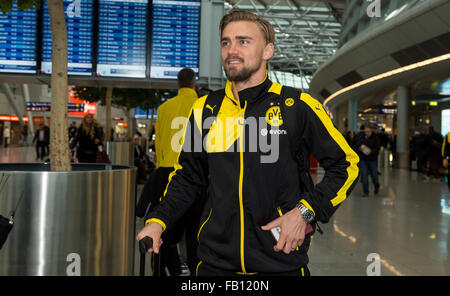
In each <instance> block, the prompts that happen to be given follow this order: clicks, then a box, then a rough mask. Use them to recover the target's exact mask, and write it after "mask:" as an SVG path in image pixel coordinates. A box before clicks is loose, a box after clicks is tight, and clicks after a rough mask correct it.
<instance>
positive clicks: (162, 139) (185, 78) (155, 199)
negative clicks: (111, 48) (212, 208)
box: [140, 68, 201, 275]
mask: <svg viewBox="0 0 450 296" xmlns="http://www.w3.org/2000/svg"><path fill="white" fill-rule="evenodd" d="M178 87H179V89H178V94H177V96H175V97H173V98H171V99H169V100H168V101H166V102H164V103H163V104H162V105H161V106H159V108H158V111H157V119H156V120H157V121H156V130H155V152H156V170H155V172H154V173H153V174H152V175H151V176H150V179H149V181H148V182H147V184H146V185H145V187H144V189H143V193H142V198H143V199H146V200H147V203H148V200H150V202H151V204H150V209H149V210H152V209H153V208H154V207H155V206H156V205H157V204H159V202H160V198H161V196H163V194H164V190H165V188H166V186H167V182H168V179H169V174H170V173H171V172H172V171H173V170H174V166H175V164H176V163H177V158H178V153H179V150H181V144H182V143H181V141H179V143H178V142H177V141H175V142H174V143H172V138H176V137H174V136H175V135H176V134H177V133H180V131H181V130H180V127H181V129H182V128H183V124H184V123H182V122H181V121H183V120H184V121H187V118H188V117H189V112H190V110H191V108H192V105H193V104H194V102H195V101H196V100H197V99H198V96H197V92H196V91H195V88H196V80H195V72H194V71H193V70H192V69H189V68H184V69H182V70H180V72H178ZM183 118H184V119H183ZM172 122H179V123H180V126H174V127H172ZM181 132H183V131H181ZM140 203H141V201H140ZM199 210H201V209H199ZM200 214H201V213H198V214H195V213H192V211H191V212H189V213H187V214H186V215H184V217H183V218H181V219H180V220H179V221H178V223H177V225H175V226H174V228H173V229H172V230H171V231H169V232H167V233H166V234H165V236H163V241H164V245H163V247H162V248H161V260H160V266H159V268H160V274H163V273H164V270H165V267H167V268H168V270H169V272H170V274H171V275H179V274H180V273H181V264H180V260H179V255H178V249H177V244H178V242H179V241H180V239H181V237H182V235H183V233H184V232H185V231H187V234H186V244H187V246H188V247H187V253H188V265H189V267H190V269H192V270H194V269H195V266H196V264H197V260H196V249H197V248H196V240H195V230H192V231H193V232H194V235H190V231H191V228H192V229H196V228H197V224H198V222H196V219H195V217H196V216H197V217H198V219H199V218H200ZM191 238H192V239H191Z"/></svg>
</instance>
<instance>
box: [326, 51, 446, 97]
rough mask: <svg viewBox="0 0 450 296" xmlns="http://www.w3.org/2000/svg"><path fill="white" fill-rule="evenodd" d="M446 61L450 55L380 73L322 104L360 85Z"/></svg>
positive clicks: (346, 88)
mask: <svg viewBox="0 0 450 296" xmlns="http://www.w3.org/2000/svg"><path fill="white" fill-rule="evenodd" d="M448 59H450V53H448V54H444V55H441V56H438V57H435V58H431V59H428V60H424V61H422V62H418V63H414V64H411V65H408V66H404V67H400V68H397V69H394V70H391V71H388V72H385V73H382V74H379V75H376V76H372V77H370V78H367V79H365V80H363V81H360V82H358V83H355V84H352V85H350V86H347V87H345V88H343V89H341V90H339V91H337V92H335V93H334V94H332V95H330V96H329V97H328V98H326V99H325V101H324V102H323V104H324V105H326V104H327V103H329V102H330V101H331V100H332V99H333V98H335V97H337V96H338V95H340V94H343V93H345V92H348V91H350V90H352V89H354V88H357V87H360V86H362V85H365V84H368V83H371V82H374V81H377V80H380V79H383V78H387V77H390V76H393V75H396V74H399V73H403V72H406V71H409V70H414V69H417V68H421V67H424V66H427V65H430V64H434V63H437V62H442V61H445V60H448Z"/></svg>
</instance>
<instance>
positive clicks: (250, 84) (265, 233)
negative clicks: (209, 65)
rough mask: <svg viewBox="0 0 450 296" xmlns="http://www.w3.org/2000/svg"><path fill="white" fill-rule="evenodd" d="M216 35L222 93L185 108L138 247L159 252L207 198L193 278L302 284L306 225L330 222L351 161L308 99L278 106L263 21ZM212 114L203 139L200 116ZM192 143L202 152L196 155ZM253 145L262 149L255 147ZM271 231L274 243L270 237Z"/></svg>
mask: <svg viewBox="0 0 450 296" xmlns="http://www.w3.org/2000/svg"><path fill="white" fill-rule="evenodd" d="M220 29H221V48H222V49H221V54H222V63H223V66H224V69H225V73H226V75H227V77H228V81H227V84H226V87H225V89H224V90H222V91H221V92H214V93H215V94H217V93H221V94H223V95H222V97H221V98H220V103H218V104H215V103H213V102H212V101H210V100H208V97H209V96H205V97H202V98H200V99H198V100H197V101H196V102H195V103H194V105H193V107H192V110H191V114H190V115H189V121H188V126H187V128H186V133H185V140H184V142H183V145H182V150H181V152H180V153H179V155H178V161H177V164H176V165H175V171H174V172H172V173H171V174H170V176H169V184H168V185H167V188H166V190H165V193H164V196H163V197H162V198H161V203H160V204H159V205H158V207H157V208H155V209H154V210H153V211H152V212H151V213H150V214H149V215H148V216H147V218H148V220H147V221H146V226H145V228H144V229H143V230H142V231H141V232H140V233H139V234H138V236H137V239H138V240H140V239H142V238H144V237H145V236H149V237H151V238H152V239H153V242H154V245H153V247H152V248H151V249H149V252H153V251H155V253H158V252H159V248H160V243H161V241H160V237H161V234H162V232H163V231H165V230H166V229H170V228H171V227H173V225H174V223H175V221H176V220H177V219H178V217H180V216H181V215H182V214H183V213H185V212H186V210H187V209H188V208H189V207H190V206H191V205H192V204H193V203H194V202H195V200H197V199H198V198H200V197H201V195H202V193H203V192H205V191H206V190H207V192H208V195H207V200H206V205H205V207H204V209H203V214H202V219H201V221H202V223H201V225H200V229H199V232H198V234H197V240H198V241H199V247H198V252H197V253H198V255H199V259H200V260H201V261H200V263H199V265H197V274H198V275H236V274H239V275H250V274H259V275H266V274H273V275H300V276H301V275H308V274H309V271H308V268H307V264H308V261H309V259H308V255H307V251H308V248H309V243H310V236H306V230H307V229H308V223H315V221H321V222H324V223H325V222H327V221H329V219H330V217H331V215H332V214H333V213H334V212H335V211H336V209H337V208H338V206H339V205H340V204H341V203H342V202H343V201H344V200H345V199H346V198H347V197H348V195H349V194H350V192H351V191H352V189H353V187H354V184H355V182H356V180H357V178H358V173H359V172H358V167H357V163H358V160H359V158H358V156H357V154H356V153H355V152H354V151H353V150H352V149H351V148H350V147H349V146H348V143H347V141H345V139H344V137H343V136H342V135H341V134H340V133H339V132H338V131H337V130H336V128H335V127H334V125H333V123H332V121H331V119H330V118H329V117H328V115H327V113H326V112H325V110H324V108H323V107H322V105H321V104H320V103H319V102H318V101H316V100H315V99H313V98H312V97H311V96H310V95H308V94H301V95H300V94H299V97H287V98H284V97H282V94H283V92H282V89H283V87H282V86H281V85H280V84H277V83H273V82H271V81H270V80H269V78H268V73H267V71H266V66H267V62H268V61H269V60H270V59H271V58H272V56H273V53H274V39H275V36H274V35H275V33H274V29H273V27H272V25H271V24H270V23H269V22H268V21H266V20H264V19H262V18H261V17H259V16H256V15H254V14H252V13H249V12H246V11H233V12H231V13H229V14H227V15H225V16H224V17H223V18H222V21H221V25H220ZM211 96H212V95H211ZM210 98H212V97H210ZM210 103H211V104H210ZM281 104H285V106H286V108H291V109H289V110H295V111H296V113H292V114H290V115H294V116H295V117H296V121H295V122H297V123H298V126H297V127H296V128H297V130H296V131H295V132H298V134H299V135H301V136H300V137H301V140H302V141H303V143H305V144H304V145H307V146H308V148H309V150H310V151H311V152H312V153H313V155H314V156H315V157H316V159H317V160H318V161H319V162H320V164H321V165H322V167H323V168H324V169H325V176H324V178H323V179H322V181H321V182H320V183H319V184H317V185H316V186H315V188H314V189H313V190H312V191H308V192H305V191H302V190H301V184H300V180H299V171H298V168H297V162H296V160H295V159H294V156H293V154H292V153H291V147H290V142H289V139H288V135H287V133H288V132H289V133H290V132H294V131H293V130H292V129H290V130H289V131H287V129H286V125H287V124H286V123H284V122H283V116H282V114H280V113H281V111H280V105H281ZM284 110H287V109H284ZM215 111H217V112H218V113H217V116H216V118H215V121H214V123H213V125H212V126H211V128H210V129H209V132H207V134H206V135H205V134H203V133H204V131H205V129H204V128H205V125H206V121H207V120H205V122H202V114H203V112H205V114H213V113H214V112H215ZM290 118H291V119H292V118H293V117H290ZM202 136H204V137H205V141H204V142H203V141H202ZM258 137H259V140H258ZM255 138H256V140H255ZM264 140H265V141H266V143H267V140H270V141H271V144H272V143H277V145H273V146H270V147H271V148H273V150H271V151H270V152H271V155H270V157H268V158H270V161H269V159H268V158H265V157H264V156H267V154H268V153H267V150H266V149H263V147H261V142H262V141H264ZM299 140H300V139H299ZM198 141H200V146H202V145H201V144H202V143H205V145H203V146H202V147H201V149H200V150H197V149H196V145H195V144H196V143H198ZM255 141H261V142H258V143H259V144H260V146H259V147H256V146H257V145H254V144H258V143H255ZM175 142H176V141H175ZM192 145H194V149H192V147H193V146H192ZM252 147H253V148H254V149H252ZM272 156H276V157H273V158H272ZM308 156H309V155H308ZM270 162H271V163H270ZM277 227H279V229H280V233H279V238H278V239H274V237H273V236H272V233H271V232H272V231H271V230H272V229H277Z"/></svg>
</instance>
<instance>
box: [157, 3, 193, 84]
mask: <svg viewBox="0 0 450 296" xmlns="http://www.w3.org/2000/svg"><path fill="white" fill-rule="evenodd" d="M152 14H153V16H152V59H151V68H150V75H151V77H153V78H177V74H178V71H179V70H181V69H182V68H185V67H188V68H192V69H193V70H194V71H195V72H196V74H197V76H198V65H199V48H200V42H199V40H200V0H184V1H178V0H172V1H164V0H154V1H153V8H152Z"/></svg>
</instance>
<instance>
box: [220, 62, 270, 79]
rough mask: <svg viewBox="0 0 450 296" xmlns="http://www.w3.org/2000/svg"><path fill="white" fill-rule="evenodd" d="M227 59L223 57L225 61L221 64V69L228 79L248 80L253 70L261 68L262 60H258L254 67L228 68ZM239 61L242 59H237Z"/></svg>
mask: <svg viewBox="0 0 450 296" xmlns="http://www.w3.org/2000/svg"><path fill="white" fill-rule="evenodd" d="M228 59H230V58H227V59H225V63H224V66H223V69H224V70H225V75H226V76H227V78H228V80H230V81H235V82H242V81H246V80H248V79H249V78H250V77H251V76H252V75H253V74H254V73H255V72H257V71H258V70H259V68H261V64H262V60H260V61H259V63H258V64H257V65H255V66H254V67H251V66H250V67H243V68H242V69H241V70H238V69H236V68H231V69H230V68H229V67H228ZM239 60H240V61H241V62H243V61H244V60H243V59H239Z"/></svg>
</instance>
